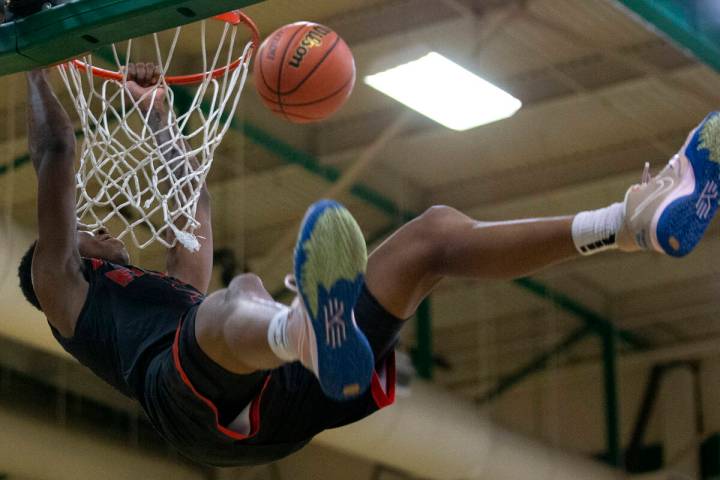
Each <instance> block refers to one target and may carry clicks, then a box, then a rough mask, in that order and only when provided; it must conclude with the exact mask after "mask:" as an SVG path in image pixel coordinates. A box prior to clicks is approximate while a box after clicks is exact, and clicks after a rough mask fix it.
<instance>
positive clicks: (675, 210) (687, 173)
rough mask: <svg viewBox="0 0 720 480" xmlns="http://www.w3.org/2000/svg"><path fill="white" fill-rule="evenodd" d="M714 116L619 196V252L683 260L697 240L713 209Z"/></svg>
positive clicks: (716, 178)
mask: <svg viewBox="0 0 720 480" xmlns="http://www.w3.org/2000/svg"><path fill="white" fill-rule="evenodd" d="M719 185H720V113H719V112H714V113H711V114H710V115H708V116H707V117H706V118H705V120H703V122H702V123H701V124H700V125H699V126H698V127H697V128H696V129H695V130H693V131H692V132H690V135H689V136H688V139H687V141H686V142H685V145H683V148H682V149H681V150H680V152H679V153H678V154H677V155H675V156H674V157H673V158H672V159H671V160H670V163H669V164H668V165H667V166H666V167H665V168H664V169H663V170H662V171H661V172H660V173H659V174H658V175H657V176H655V177H652V178H650V177H649V175H646V177H645V178H644V179H643V183H641V184H640V185H635V186H633V187H632V188H631V189H630V190H628V193H627V195H626V196H625V224H624V226H623V228H622V229H621V231H620V232H619V234H618V245H619V246H620V248H621V249H622V250H626V251H632V250H638V249H642V250H655V251H658V252H661V253H665V254H667V255H670V256H673V257H684V256H685V255H687V254H688V253H690V252H691V251H692V250H693V249H694V248H695V246H696V245H697V244H698V243H699V242H700V240H701V239H702V237H703V235H704V234H705V230H707V228H708V226H709V225H710V222H711V221H712V219H713V217H714V216H715V213H716V212H717V209H718V197H719V196H720V195H719V193H720V192H719V189H718V186H719Z"/></svg>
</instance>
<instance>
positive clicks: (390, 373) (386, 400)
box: [370, 351, 396, 409]
mask: <svg viewBox="0 0 720 480" xmlns="http://www.w3.org/2000/svg"><path fill="white" fill-rule="evenodd" d="M395 373H396V372H395V352H394V351H393V352H391V353H390V354H389V355H388V356H387V358H386V359H385V382H386V385H385V387H383V385H382V381H381V380H380V374H379V373H378V372H377V371H374V372H373V376H372V381H371V383H370V388H371V389H372V396H373V400H375V405H377V407H378V408H380V409H382V408H385V407H387V406H389V405H392V404H393V403H395V381H396V375H395Z"/></svg>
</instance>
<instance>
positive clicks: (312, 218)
mask: <svg viewBox="0 0 720 480" xmlns="http://www.w3.org/2000/svg"><path fill="white" fill-rule="evenodd" d="M366 263H367V252H366V247H365V241H364V239H363V236H362V233H361V232H360V229H359V227H358V226H357V224H356V223H355V220H354V219H353V218H352V216H351V215H350V213H349V212H348V211H347V210H346V209H345V208H343V207H342V206H340V205H339V204H338V203H336V202H332V201H323V202H318V203H316V204H315V205H313V206H312V207H311V208H310V209H309V210H308V214H307V215H306V217H305V220H304V221H303V225H302V227H301V231H300V236H299V238H298V243H297V245H296V248H295V286H296V288H297V291H298V299H297V300H296V301H295V302H293V305H292V306H291V307H289V308H288V307H286V306H284V305H280V304H277V303H275V302H274V301H273V300H272V299H271V298H270V295H269V294H268V293H267V291H266V290H265V289H264V287H263V286H262V283H261V282H260V279H259V278H258V277H256V276H254V275H243V276H240V277H238V278H237V279H235V280H234V281H233V282H232V284H231V285H230V286H229V287H228V288H227V289H225V290H222V291H220V292H217V293H214V294H213V295H211V296H210V297H208V298H207V299H206V301H205V302H204V303H203V304H202V305H201V307H200V309H199V310H198V314H197V319H196V324H195V325H196V326H195V335H196V337H197V342H198V344H199V345H200V347H201V348H202V350H203V351H205V353H206V354H207V355H208V357H210V358H211V359H212V360H213V361H214V362H215V363H217V364H219V365H220V366H222V367H223V368H225V369H226V370H228V371H230V372H234V373H238V374H247V373H252V372H256V371H258V370H270V369H273V368H276V367H278V366H279V365H281V364H282V363H286V362H293V361H296V360H299V361H301V362H302V364H303V365H304V366H305V367H306V368H308V369H309V370H311V371H312V372H313V373H315V375H316V376H317V377H318V379H319V380H320V384H321V386H322V388H323V391H324V392H325V393H326V394H327V395H328V396H330V397H332V398H335V399H345V398H350V397H354V396H356V395H358V394H360V393H361V392H362V391H364V390H365V389H366V387H367V386H368V384H369V383H370V379H371V375H372V367H373V355H372V352H371V350H370V347H369V345H368V344H367V340H366V339H365V337H364V335H362V333H361V332H360V330H359V329H358V328H357V326H356V325H355V322H354V321H353V318H352V315H353V308H354V306H355V302H356V301H357V297H358V295H359V294H360V289H361V287H362V285H363V280H364V275H363V274H364V271H365V268H366Z"/></svg>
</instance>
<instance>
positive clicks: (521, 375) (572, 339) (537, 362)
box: [475, 325, 595, 404]
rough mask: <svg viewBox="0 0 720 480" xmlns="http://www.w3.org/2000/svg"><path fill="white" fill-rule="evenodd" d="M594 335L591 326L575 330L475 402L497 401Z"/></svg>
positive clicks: (501, 380)
mask: <svg viewBox="0 0 720 480" xmlns="http://www.w3.org/2000/svg"><path fill="white" fill-rule="evenodd" d="M592 333H595V330H594V329H593V328H592V327H591V326H590V325H583V326H582V327H580V328H578V329H577V330H574V331H573V332H572V333H570V334H569V335H567V336H566V337H565V338H563V339H562V340H560V341H559V342H558V343H557V344H556V345H555V346H554V347H552V348H551V349H549V350H547V351H545V352H542V353H540V354H538V355H537V356H536V357H534V358H533V359H532V360H530V361H529V362H528V363H526V364H525V365H524V366H522V367H520V368H518V369H517V370H515V371H514V372H512V373H510V374H509V375H506V376H504V377H503V378H501V379H500V380H499V381H498V383H497V384H496V385H495V386H494V387H493V388H492V389H490V390H488V391H487V392H486V393H484V394H483V395H481V396H479V397H477V398H476V399H475V401H476V402H477V403H480V404H484V403H487V402H490V401H492V400H494V399H496V398H497V397H499V396H500V395H502V394H503V393H505V392H507V391H508V390H510V389H511V388H512V387H514V386H515V385H517V384H518V383H520V382H521V381H522V380H524V379H526V378H527V377H529V376H530V375H532V374H534V373H539V372H541V371H543V370H545V369H546V368H547V366H548V364H549V363H550V360H552V359H553V358H554V357H555V356H557V355H560V354H561V353H563V352H565V351H567V350H568V349H570V348H572V346H573V345H575V344H577V343H578V342H579V341H581V340H583V339H584V338H587V337H588V335H591V334H592Z"/></svg>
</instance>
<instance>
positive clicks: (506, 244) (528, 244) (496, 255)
mask: <svg viewBox="0 0 720 480" xmlns="http://www.w3.org/2000/svg"><path fill="white" fill-rule="evenodd" d="M572 220H573V219H572V217H562V218H550V219H537V220H521V221H514V222H493V223H488V222H479V221H476V220H473V219H471V218H470V217H468V216H467V215H464V214H462V213H461V212H459V211H457V210H455V209H453V208H450V207H432V208H430V209H429V210H427V211H426V212H425V213H423V214H422V215H421V216H419V217H418V218H416V219H415V220H413V221H411V222H410V223H408V224H406V225H404V226H403V227H401V228H400V229H399V230H398V231H397V232H395V234H393V235H392V236H391V237H390V238H388V239H387V240H386V241H385V242H384V243H383V244H382V245H380V247H378V248H377V249H376V250H375V251H374V252H373V253H372V255H370V258H369V259H368V272H367V285H368V288H369V289H370V291H371V292H372V293H373V295H374V296H375V297H376V298H377V299H378V301H379V302H380V303H381V304H382V305H383V306H385V308H386V309H387V310H388V311H389V312H390V313H392V314H393V315H395V316H397V317H400V318H407V317H409V316H410V315H412V313H413V312H414V311H415V308H417V305H418V304H419V303H420V302H421V301H422V299H423V298H425V296H426V295H427V294H428V293H429V292H430V290H432V288H433V287H434V286H435V285H436V284H437V283H438V282H439V281H440V280H441V279H442V278H443V277H445V276H461V277H474V278H493V279H503V278H512V277H517V276H523V275H528V274H529V273H532V272H534V271H537V270H539V269H541V268H543V267H545V266H547V265H551V264H553V263H557V262H559V261H562V260H565V259H568V258H572V257H574V256H577V255H578V251H577V249H576V248H575V246H574V244H573V241H572V236H571V235H570V231H571V226H572Z"/></svg>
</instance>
